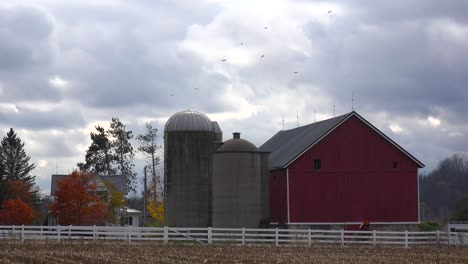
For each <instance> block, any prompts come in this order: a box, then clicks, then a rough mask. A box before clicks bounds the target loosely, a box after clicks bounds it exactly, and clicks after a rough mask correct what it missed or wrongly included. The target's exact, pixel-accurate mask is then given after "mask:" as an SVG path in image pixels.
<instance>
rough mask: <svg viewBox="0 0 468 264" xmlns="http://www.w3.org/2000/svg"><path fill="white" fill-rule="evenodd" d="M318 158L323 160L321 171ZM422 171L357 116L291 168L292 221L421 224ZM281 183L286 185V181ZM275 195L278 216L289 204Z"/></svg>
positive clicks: (305, 154)
mask: <svg viewBox="0 0 468 264" xmlns="http://www.w3.org/2000/svg"><path fill="white" fill-rule="evenodd" d="M314 159H320V160H321V161H322V168H321V169H320V170H319V171H317V170H314ZM394 161H396V162H397V163H398V168H397V169H394V168H393V162H394ZM417 169H418V165H417V164H416V163H415V162H414V161H413V160H411V159H410V158H409V157H408V156H406V155H405V154H404V153H402V152H401V151H400V150H399V149H398V148H396V147H395V146H394V145H392V144H391V143H390V142H388V141H387V140H386V139H385V138H383V137H382V136H380V135H379V134H377V133H376V132H375V131H374V130H373V129H371V128H370V127H369V126H367V125H366V124H365V123H364V122H362V121H361V120H359V119H358V118H357V117H355V116H352V117H351V118H349V119H348V120H347V121H345V122H344V123H343V124H341V125H340V126H339V127H337V128H336V129H335V130H334V131H333V132H331V133H330V134H329V135H328V136H327V137H325V138H324V139H322V141H320V142H319V143H318V144H317V145H315V146H314V147H312V148H311V149H310V150H308V151H306V152H305V153H304V154H303V155H302V156H300V157H299V158H298V159H297V160H295V161H294V162H293V163H291V164H290V165H289V188H290V192H289V199H290V205H289V206H290V221H291V222H362V221H363V220H364V219H366V218H368V219H369V220H370V221H371V222H417V221H418V186H417ZM273 173H275V172H274V171H273V172H272V175H273ZM283 174H284V173H283ZM281 184H284V185H283V186H286V180H284V182H281ZM273 188H275V190H276V191H278V190H279V189H280V187H278V186H274V187H272V189H271V190H272V191H274V190H273ZM280 193H281V196H284V193H282V192H280ZM271 194H272V195H271V196H272V198H271V202H272V206H271V207H272V217H273V211H274V210H279V208H281V210H283V207H284V205H282V204H281V205H280V204H279V201H278V200H280V198H279V197H276V194H274V193H273V192H271ZM286 199H287V198H284V197H282V198H281V200H282V201H284V200H286ZM273 204H275V205H279V208H278V209H276V208H275V207H276V206H273ZM286 207H287V206H286ZM272 222H273V221H272Z"/></svg>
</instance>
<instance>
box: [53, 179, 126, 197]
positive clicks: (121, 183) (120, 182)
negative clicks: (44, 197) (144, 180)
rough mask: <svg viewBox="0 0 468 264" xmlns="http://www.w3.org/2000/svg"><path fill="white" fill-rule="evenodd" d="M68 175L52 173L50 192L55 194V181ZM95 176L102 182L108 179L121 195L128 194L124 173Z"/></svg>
mask: <svg viewBox="0 0 468 264" xmlns="http://www.w3.org/2000/svg"><path fill="white" fill-rule="evenodd" d="M67 176H69V175H68V174H53V175H52V179H51V181H50V183H51V184H50V194H51V195H55V190H56V188H57V181H58V180H61V179H63V178H65V177H67ZM97 178H98V179H99V180H100V181H101V182H102V181H103V180H106V181H109V182H111V183H113V184H114V185H115V187H117V190H119V192H121V193H122V194H123V195H126V194H128V191H127V176H125V175H98V176H97Z"/></svg>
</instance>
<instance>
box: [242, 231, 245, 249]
mask: <svg viewBox="0 0 468 264" xmlns="http://www.w3.org/2000/svg"><path fill="white" fill-rule="evenodd" d="M242 245H245V227H243V228H242Z"/></svg>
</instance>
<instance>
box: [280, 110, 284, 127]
mask: <svg viewBox="0 0 468 264" xmlns="http://www.w3.org/2000/svg"><path fill="white" fill-rule="evenodd" d="M281 118H282V120H283V130H284V114H281Z"/></svg>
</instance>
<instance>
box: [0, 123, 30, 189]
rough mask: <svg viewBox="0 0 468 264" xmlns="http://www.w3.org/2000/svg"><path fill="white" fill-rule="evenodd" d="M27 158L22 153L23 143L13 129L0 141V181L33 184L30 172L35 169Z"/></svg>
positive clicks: (24, 153) (23, 152)
mask: <svg viewBox="0 0 468 264" xmlns="http://www.w3.org/2000/svg"><path fill="white" fill-rule="evenodd" d="M30 160H31V157H29V156H28V155H27V154H26V152H25V151H24V143H23V142H21V139H20V138H19V137H18V136H17V135H16V133H15V131H14V130H13V128H10V131H9V132H8V133H7V135H6V136H5V137H4V138H3V139H2V142H1V144H0V164H1V167H2V168H1V169H2V170H3V174H2V175H1V179H0V180H4V179H10V180H23V181H26V182H27V183H30V184H33V183H34V180H35V177H34V176H31V175H30V172H31V171H32V170H33V169H34V168H35V165H34V163H31V164H30V163H29V161H30Z"/></svg>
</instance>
